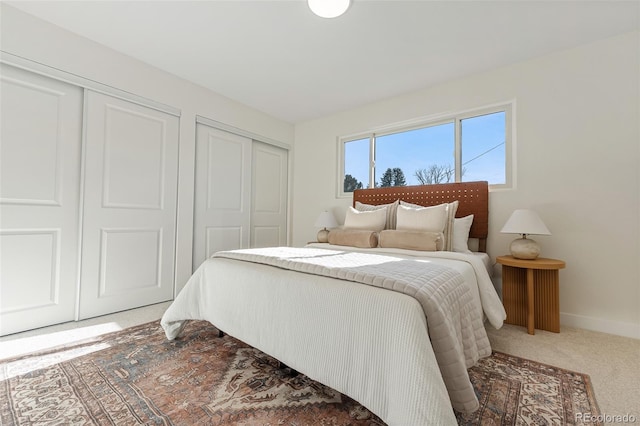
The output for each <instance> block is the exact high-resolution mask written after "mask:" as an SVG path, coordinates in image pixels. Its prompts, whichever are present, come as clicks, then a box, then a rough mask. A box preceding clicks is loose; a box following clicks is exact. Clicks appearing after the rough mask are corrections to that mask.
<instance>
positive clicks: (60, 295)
mask: <svg viewBox="0 0 640 426" xmlns="http://www.w3.org/2000/svg"><path fill="white" fill-rule="evenodd" d="M0 81H1V87H0V98H1V104H0V120H1V136H0V335H5V334H10V333H15V332H19V331H24V330H29V329H33V328H37V327H42V326H46V325H51V324H56V323H61V322H66V321H72V320H73V319H74V317H75V306H76V297H75V295H76V286H77V283H78V280H77V277H78V244H79V243H78V232H79V225H78V217H79V192H80V183H79V182H80V179H79V176H80V147H81V135H82V122H81V120H82V89H80V88H78V87H76V86H72V85H69V84H66V83H62V82H60V81H57V80H53V79H50V78H47V77H43V76H40V75H37V74H33V73H30V72H27V71H24V70H20V69H17V68H13V67H10V66H6V65H4V64H2V65H0Z"/></svg>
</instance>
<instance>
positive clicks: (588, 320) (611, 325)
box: [560, 312, 640, 339]
mask: <svg viewBox="0 0 640 426" xmlns="http://www.w3.org/2000/svg"><path fill="white" fill-rule="evenodd" d="M560 325H566V326H568V327H575V328H583V329H585V330H591V331H599V332H601V333H609V334H615V335H617V336H624V337H631V338H634V339H640V324H633V323H630V322H618V321H609V320H604V319H600V318H593V317H586V316H583V315H575V314H567V313H564V312H560Z"/></svg>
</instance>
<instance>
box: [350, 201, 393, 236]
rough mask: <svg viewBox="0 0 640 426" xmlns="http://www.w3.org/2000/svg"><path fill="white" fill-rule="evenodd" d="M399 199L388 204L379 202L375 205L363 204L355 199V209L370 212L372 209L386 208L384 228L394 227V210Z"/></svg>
mask: <svg viewBox="0 0 640 426" xmlns="http://www.w3.org/2000/svg"><path fill="white" fill-rule="evenodd" d="M398 204H400V201H399V200H396V201H394V202H393V203H390V204H380V205H378V206H375V205H373V204H364V203H361V202H360V201H356V210H358V211H360V212H370V211H373V210H380V209H387V223H386V225H385V227H384V229H396V211H397V209H398Z"/></svg>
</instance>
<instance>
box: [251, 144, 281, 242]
mask: <svg viewBox="0 0 640 426" xmlns="http://www.w3.org/2000/svg"><path fill="white" fill-rule="evenodd" d="M287 157H288V152H287V151H286V150H285V149H282V148H278V147H276V146H273V145H268V144H265V143H262V142H253V172H252V180H253V182H252V190H251V194H252V201H251V247H277V246H285V245H286V244H287V187H288V178H287V169H288V165H287Z"/></svg>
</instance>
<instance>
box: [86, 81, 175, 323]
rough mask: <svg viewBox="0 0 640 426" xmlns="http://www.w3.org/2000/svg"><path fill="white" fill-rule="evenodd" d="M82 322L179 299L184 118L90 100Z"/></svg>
mask: <svg viewBox="0 0 640 426" xmlns="http://www.w3.org/2000/svg"><path fill="white" fill-rule="evenodd" d="M86 103H87V107H86V111H87V117H86V124H85V126H86V130H85V133H86V135H85V152H86V154H85V180H84V185H85V186H84V214H83V247H82V275H81V278H82V279H81V282H82V284H81V289H80V317H81V318H88V317H93V316H97V315H102V314H106V313H110V312H116V311H121V310H125V309H130V308H134V307H138V306H144V305H149V304H152V303H158V302H162V301H166V300H170V299H171V298H172V295H173V276H174V273H173V272H174V257H175V248H174V247H175V226H176V198H177V193H176V191H177V169H178V167H177V166H178V137H179V135H178V122H179V120H178V118H177V117H175V116H172V115H170V114H166V113H164V112H160V111H157V110H155V109H152V108H148V107H145V106H141V105H138V104H134V103H130V102H127V101H124V100H121V99H117V98H112V97H110V96H107V95H103V94H99V93H94V92H88V93H87V97H86Z"/></svg>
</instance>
